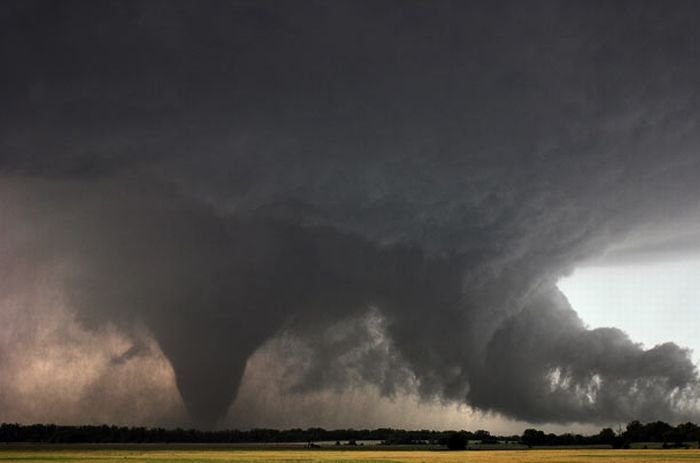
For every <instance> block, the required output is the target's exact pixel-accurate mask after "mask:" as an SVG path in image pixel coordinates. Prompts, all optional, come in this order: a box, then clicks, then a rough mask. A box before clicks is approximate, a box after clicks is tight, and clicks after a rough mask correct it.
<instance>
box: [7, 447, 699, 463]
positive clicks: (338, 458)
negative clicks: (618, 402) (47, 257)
mask: <svg viewBox="0 0 700 463" xmlns="http://www.w3.org/2000/svg"><path fill="white" fill-rule="evenodd" d="M8 461H9V462H12V461H17V462H20V461H21V462H23V463H34V462H36V463H39V462H41V463H44V462H59V463H61V462H93V461H94V462H101V463H116V462H122V463H123V462H147V463H156V462H158V463H165V462H187V463H195V462H197V463H199V462H202V463H205V462H230V463H263V462H272V463H274V462H278V463H316V462H318V463H331V462H337V463H403V462H406V463H422V462H425V463H433V462H434V463H458V462H475V463H476V462H480V463H481V462H483V463H589V462H595V463H614V462H635V463H636V462H639V463H641V462H657V463H658V462H693V461H696V462H699V463H700V450H598V449H591V450H588V449H585V450H584V449H575V450H574V449H571V450H482V451H463V452H448V451H426V450H414V451H406V450H362V451H358V450H150V449H141V450H136V449H122V450H115V449H110V450H107V449H99V450H84V449H83V450H79V449H76V450H63V449H61V450H52V449H47V450H36V449H3V450H0V462H8Z"/></svg>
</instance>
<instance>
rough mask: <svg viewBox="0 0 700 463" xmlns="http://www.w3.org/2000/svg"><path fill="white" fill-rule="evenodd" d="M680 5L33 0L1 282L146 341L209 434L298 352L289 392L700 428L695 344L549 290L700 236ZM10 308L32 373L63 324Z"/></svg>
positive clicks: (5, 140)
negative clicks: (616, 261) (364, 392)
mask: <svg viewBox="0 0 700 463" xmlns="http://www.w3.org/2000/svg"><path fill="white" fill-rule="evenodd" d="M674 3H675V4H674V7H669V6H668V5H667V4H666V3H664V5H661V3H650V4H640V3H638V2H622V3H616V4H615V5H609V4H607V3H598V2H532V3H530V4H527V5H525V4H521V3H519V2H488V4H479V3H469V4H464V3H453V2H432V3H429V4H426V3H403V2H402V3H395V2H371V3H370V2H360V3H357V2H335V3H333V4H331V5H329V4H325V3H316V2H302V3H296V4H294V5H281V4H278V3H267V2H254V3H248V2H216V1H211V2H207V3H206V4H205V5H204V6H201V5H199V4H197V5H196V6H195V4H191V3H187V2H176V3H172V2H168V3H162V2H128V1H124V2H112V3H104V4H94V3H92V2H80V1H78V2H67V1H64V2H18V3H13V2H9V3H7V4H5V5H3V6H2V7H0V22H1V24H0V25H1V26H2V27H0V31H1V32H0V34H1V37H0V44H2V45H1V47H2V48H1V49H0V53H2V59H3V61H4V62H6V63H9V64H10V65H11V66H9V68H10V69H11V72H8V73H4V74H5V75H4V76H3V77H2V79H3V80H2V86H1V87H0V95H1V96H2V98H3V101H5V102H6V104H5V105H4V107H3V110H2V111H0V121H1V122H2V127H3V128H2V134H1V138H0V153H2V154H0V172H2V174H1V176H0V194H1V195H2V198H3V201H2V204H0V212H1V213H2V217H3V222H2V225H0V251H1V252H2V256H3V259H4V262H3V266H2V268H0V273H1V274H2V275H0V276H5V277H8V278H7V280H5V281H8V282H11V283H4V284H6V285H7V284H14V285H15V286H13V287H12V288H11V291H10V290H8V293H12V294H14V295H18V296H17V297H20V296H22V295H25V296H26V295H31V294H33V293H34V292H36V291H37V288H38V287H43V286H46V284H45V282H44V283H42V281H43V280H41V278H42V277H45V276H46V275H50V276H51V279H52V280H51V285H50V286H51V287H54V288H58V291H59V292H60V294H61V295H62V296H63V297H65V299H66V304H67V305H68V306H69V307H71V309H72V310H75V312H76V314H77V315H76V317H77V320H78V321H79V323H80V324H82V326H84V327H87V328H89V329H91V330H93V331H94V332H96V333H100V329H103V327H104V326H106V325H107V324H112V325H113V326H115V327H117V328H118V329H119V330H121V332H124V333H133V332H134V330H136V328H134V327H141V328H138V329H144V327H145V329H146V330H147V331H148V333H149V336H152V337H153V339H154V340H155V341H156V343H157V345H158V346H159V349H161V350H162V352H163V354H164V355H165V356H166V357H167V359H168V360H169V362H170V363H171V365H172V367H173V370H174V375H175V378H176V384H177V387H178V390H179V392H180V394H181V395H182V397H183V399H184V402H185V406H186V407H187V409H188V411H189V414H190V416H191V418H192V420H193V422H194V423H195V424H197V425H201V426H211V425H214V424H215V423H216V422H217V420H219V419H220V418H221V416H222V415H223V413H224V412H225V411H226V409H227V408H228V405H229V404H230V402H231V400H232V398H233V397H235V395H236V391H237V389H238V387H239V384H240V381H241V377H242V375H243V372H244V370H245V368H246V363H247V361H248V359H249V358H250V356H251V355H253V353H254V352H256V351H257V350H258V349H260V347H261V346H263V345H264V344H265V343H266V342H268V341H269V340H270V339H271V338H280V337H281V338H284V337H289V338H290V339H292V338H293V339H297V341H296V342H297V344H295V345H296V346H297V347H298V349H297V351H296V354H295V355H297V356H299V357H300V358H302V359H303V362H302V363H294V362H292V365H296V367H295V368H296V370H295V373H294V375H293V377H289V384H288V385H287V386H288V387H287V389H288V393H289V394H294V393H299V391H306V392H309V391H315V390H323V389H327V388H339V387H342V386H343V385H349V384H355V383H368V384H372V385H376V386H378V390H379V391H381V393H382V394H385V395H392V394H397V393H406V392H412V393H416V394H418V396H420V397H422V398H425V399H435V398H437V399H439V400H445V401H458V402H464V401H466V402H467V403H469V404H470V405H472V406H474V407H476V408H477V409H479V410H484V411H495V412H498V413H501V414H503V415H506V416H510V417H516V418H518V419H521V420H524V421H538V422H568V421H579V422H607V421H611V420H623V419H627V418H640V417H649V418H653V417H664V418H667V419H674V418H679V419H680V418H681V417H688V416H696V415H697V410H696V409H694V408H693V400H694V397H693V394H694V391H695V388H696V382H697V377H696V372H695V369H694V366H693V365H692V363H691V362H690V361H689V360H688V355H687V352H686V351H684V350H683V349H681V348H679V347H677V346H675V345H673V344H665V345H662V346H657V347H655V348H652V349H650V350H647V351H644V350H642V349H641V348H640V347H639V346H637V345H636V344H634V343H633V342H632V341H630V340H629V339H627V337H626V336H625V335H624V334H623V333H621V332H620V331H617V330H592V331H591V330H587V329H586V328H585V326H584V325H583V324H582V323H581V322H580V321H579V320H578V318H577V317H576V315H575V313H574V312H573V311H572V310H571V308H570V307H568V304H567V303H566V301H564V300H563V299H562V296H561V295H560V294H559V293H558V292H557V291H556V290H555V289H552V288H553V285H554V283H555V282H556V280H557V279H558V278H559V277H560V276H562V275H564V274H566V273H567V272H569V271H571V269H572V268H573V267H574V266H575V265H576V264H577V263H579V262H582V261H584V260H586V259H590V258H593V257H596V256H600V255H602V254H603V253H604V252H605V251H606V250H607V249H609V248H611V247H612V246H614V245H615V244H616V243H621V242H623V241H624V240H625V239H626V237H629V236H631V235H634V234H635V233H636V234H641V235H644V234H645V233H648V234H649V236H652V235H653V230H654V228H653V226H652V225H653V224H654V223H656V222H659V221H665V222H669V223H673V222H674V221H681V220H682V221H683V222H679V223H697V220H698V218H699V215H698V210H697V204H696V203H697V201H696V198H697V195H698V193H699V191H698V186H697V181H696V179H697V178H698V174H700V162H699V161H698V158H697V156H696V155H695V150H696V147H697V146H698V142H699V141H700V140H698V133H700V132H698V131H697V108H698V94H697V90H696V82H697V79H698V77H700V76H698V75H697V74H698V72H700V71H699V69H700V67H698V66H697V65H696V64H697V61H698V55H697V51H696V50H697V47H696V46H695V44H696V42H697V40H698V32H697V31H696V28H695V25H694V23H693V20H692V18H693V17H695V15H694V13H695V11H694V10H695V9H696V8H697V7H696V6H695V5H694V4H693V3H688V2H680V1H679V2H674ZM42 285H43V286H42ZM20 299H21V297H20ZM3 310H4V311H6V312H7V313H8V314H10V313H12V315H7V317H8V318H11V319H12V324H11V325H8V326H12V327H13V330H11V332H8V333H6V334H4V335H3V336H4V338H3V344H2V346H3V354H4V355H3V356H2V357H4V358H10V357H12V356H13V355H14V353H15V352H16V351H17V349H19V347H18V346H19V340H20V339H23V338H25V337H26V336H29V334H25V332H24V331H21V329H26V330H29V331H27V333H29V332H31V330H32V329H34V328H36V326H39V325H38V324H36V323H34V324H33V323H32V322H31V320H29V319H26V317H25V316H24V315H22V313H21V312H9V311H8V310H9V309H6V308H5V305H3ZM46 312H47V313H50V309H46ZM367 314H370V315H369V316H368V315H367ZM19 327H23V328H21V329H20V328H19ZM33 327H34V328H33ZM56 342H57V343H59V344H60V341H56ZM132 345H133V346H134V347H130V348H128V349H126V350H125V351H123V352H121V353H113V355H112V357H109V356H108V359H106V360H105V361H106V362H108V363H110V364H111V365H112V368H122V367H123V366H126V365H131V364H133V363H134V362H136V363H138V361H139V359H141V360H143V358H142V357H143V356H139V355H138V352H139V349H140V347H139V346H140V345H141V344H139V343H138V342H134V343H133V344H132ZM131 349H134V350H131ZM149 349H150V348H149ZM132 354H133V355H132ZM287 360H289V359H287ZM0 362H2V360H0ZM283 364H284V362H281V364H280V368H282V367H283V366H284V365H283ZM0 367H2V368H7V367H6V366H5V364H4V363H0ZM8 371H15V370H8ZM101 384H103V386H100V388H102V387H104V388H109V384H110V383H109V381H105V382H104V383H101ZM102 390H103V389H100V391H102ZM100 393H101V392H100ZM76 394H78V392H76ZM92 395H93V396H95V394H94V393H93V394H92ZM97 395H99V394H97ZM622 396H624V397H626V399H622V398H619V397H622ZM0 399H1V400H3V401H6V400H11V398H10V399H8V398H3V397H0ZM251 421H253V420H252V419H251Z"/></svg>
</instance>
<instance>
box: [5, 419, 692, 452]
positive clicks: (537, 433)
mask: <svg viewBox="0 0 700 463" xmlns="http://www.w3.org/2000/svg"><path fill="white" fill-rule="evenodd" d="M363 440H367V441H380V442H381V443H382V444H385V445H444V446H447V447H448V448H453V449H460V448H467V447H468V446H469V445H470V444H471V443H474V444H490V445H498V444H503V443H511V444H521V445H525V446H529V447H534V446H537V447H540V446H571V445H574V446H586V445H606V446H612V447H615V448H621V447H627V446H629V444H631V443H635V442H663V443H664V444H665V445H667V446H681V445H686V444H687V443H690V442H693V443H697V442H699V441H700V427H698V426H697V425H695V424H693V423H683V424H679V425H677V426H672V425H670V424H668V423H665V422H663V421H655V422H651V423H646V424H642V423H641V422H639V421H632V422H630V423H629V424H628V425H627V426H626V428H625V429H624V430H622V429H619V430H618V431H617V432H616V431H614V430H613V429H612V428H603V429H601V431H600V432H599V433H597V434H593V435H588V436H584V435H580V434H571V433H564V434H554V433H545V432H544V431H541V430H537V429H533V428H530V429H526V430H525V431H524V432H523V433H522V435H513V436H495V435H491V434H490V433H489V432H488V431H485V430H478V431H475V432H470V431H433V430H404V429H393V428H379V429H373V430H370V429H334V430H326V429H323V428H307V429H301V428H294V429H287V430H279V429H250V430H238V429H233V430H220V431H200V430H197V429H181V428H177V429H164V428H147V427H127V426H108V425H101V426H94V425H84V426H62V425H55V424H32V425H21V424H16V423H14V424H13V423H3V424H1V425H0V442H5V443H7V442H36V443H39V442H41V443H65V444H69V443H222V444H226V443H230V444H235V443H280V442H319V441H331V442H333V441H335V442H337V444H339V445H342V441H346V442H347V443H348V444H351V443H353V442H357V441H363Z"/></svg>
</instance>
